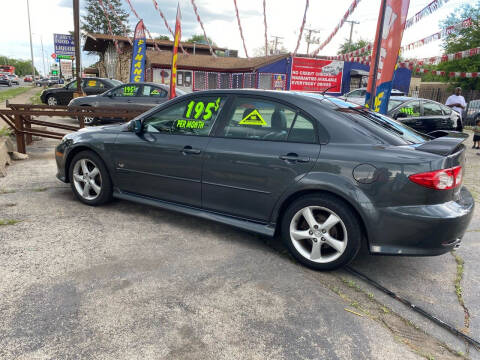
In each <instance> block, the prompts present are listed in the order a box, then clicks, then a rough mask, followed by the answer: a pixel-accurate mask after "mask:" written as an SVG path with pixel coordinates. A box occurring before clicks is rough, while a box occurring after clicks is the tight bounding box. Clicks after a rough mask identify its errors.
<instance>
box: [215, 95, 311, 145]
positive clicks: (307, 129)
mask: <svg viewBox="0 0 480 360" xmlns="http://www.w3.org/2000/svg"><path fill="white" fill-rule="evenodd" d="M220 136H223V137H231V138H237V139H249V140H270V141H292V142H306V143H314V142H316V136H315V127H314V124H313V122H312V121H311V120H309V119H307V118H305V117H304V116H302V115H300V114H299V113H298V112H297V111H296V110H294V109H292V108H290V107H288V106H285V105H283V104H281V103H277V102H274V101H269V100H263V99H258V98H257V99H255V98H247V97H238V98H237V99H236V101H235V103H234V105H233V111H232V112H231V113H230V116H229V117H228V119H227V123H226V124H225V127H224V128H223V130H222V131H221V133H220Z"/></svg>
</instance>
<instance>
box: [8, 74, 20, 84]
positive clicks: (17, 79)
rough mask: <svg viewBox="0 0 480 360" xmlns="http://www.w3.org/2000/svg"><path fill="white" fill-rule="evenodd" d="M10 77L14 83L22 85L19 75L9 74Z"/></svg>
mask: <svg viewBox="0 0 480 360" xmlns="http://www.w3.org/2000/svg"><path fill="white" fill-rule="evenodd" d="M8 77H9V78H10V81H11V82H12V84H16V85H20V78H19V77H18V76H17V75H15V74H9V75H8Z"/></svg>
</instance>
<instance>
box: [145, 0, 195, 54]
mask: <svg viewBox="0 0 480 360" xmlns="http://www.w3.org/2000/svg"><path fill="white" fill-rule="evenodd" d="M152 1H153V6H155V9H156V10H157V11H158V13H159V14H160V17H161V18H162V19H163V22H164V23H165V27H166V28H167V30H168V32H169V33H170V35H172V36H173V39H174V40H175V34H174V32H173V30H172V28H171V27H170V25H169V24H168V21H167V18H166V17H165V15H164V14H163V11H162V10H161V9H160V7H159V6H158V3H157V0H152ZM180 49H181V50H182V53H183V54H185V55H188V53H187V51H186V50H185V49H184V48H183V46H182V44H180Z"/></svg>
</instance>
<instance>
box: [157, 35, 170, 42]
mask: <svg viewBox="0 0 480 360" xmlns="http://www.w3.org/2000/svg"><path fill="white" fill-rule="evenodd" d="M155 40H169V41H170V38H169V37H168V36H167V35H158V36H155Z"/></svg>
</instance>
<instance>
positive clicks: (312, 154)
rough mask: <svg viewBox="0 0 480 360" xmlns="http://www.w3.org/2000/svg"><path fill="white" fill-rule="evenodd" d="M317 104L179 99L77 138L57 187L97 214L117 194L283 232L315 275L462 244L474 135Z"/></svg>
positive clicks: (61, 150)
mask: <svg viewBox="0 0 480 360" xmlns="http://www.w3.org/2000/svg"><path fill="white" fill-rule="evenodd" d="M311 96H315V95H311V94H305V95H303V94H294V93H289V92H276V91H272V92H270V91H260V90H210V91H204V92H197V93H193V94H188V95H185V96H181V97H179V98H176V99H172V100H170V101H168V102H166V103H165V104H162V105H159V106H157V107H155V108H153V109H152V110H150V111H147V112H146V113H144V114H142V115H140V116H139V117H137V118H136V119H133V120H132V121H130V122H129V123H128V124H120V125H113V126H100V127H95V128H89V129H85V130H83V131H78V132H75V133H71V134H68V135H66V136H65V137H64V138H63V140H62V142H61V143H60V144H59V145H58V146H57V148H56V150H55V156H56V161H57V167H58V173H57V177H58V178H59V179H60V180H61V181H64V182H69V183H70V184H71V187H72V191H73V193H74V194H75V196H76V197H77V198H78V199H79V200H80V201H81V202H83V203H84V204H86V205H91V206H95V205H101V204H103V203H106V202H108V201H109V200H111V199H112V198H113V197H115V198H118V199H123V200H131V201H135V202H138V203H141V204H144V205H150V206H157V207H161V208H165V209H169V210H174V211H177V212H179V213H181V214H182V215H179V216H180V217H181V218H183V219H184V220H185V221H188V219H189V217H191V216H198V217H201V218H204V219H208V220H214V221H219V222H221V223H225V224H229V225H232V226H236V227H239V228H242V229H245V230H249V231H253V232H257V233H259V234H263V235H267V236H274V235H277V236H278V237H279V238H281V239H282V240H283V241H284V242H285V245H286V246H287V248H288V249H289V250H290V251H291V253H292V255H293V256H295V258H296V259H298V260H299V261H300V262H301V263H303V264H305V265H306V266H309V267H311V268H313V269H318V270H329V269H334V268H336V267H339V266H342V265H344V264H346V263H348V262H349V261H351V260H352V259H353V258H354V257H355V255H356V254H357V252H358V251H359V249H360V246H361V244H362V242H365V245H366V246H367V247H368V248H369V249H370V252H371V253H373V254H384V255H439V254H444V253H446V252H449V251H450V250H452V249H453V248H455V247H456V246H458V245H459V243H460V241H461V239H462V237H463V235H464V233H465V231H466V229H467V227H468V224H469V222H470V220H471V217H472V214H473V209H474V200H473V198H472V195H471V194H470V192H469V191H468V190H467V189H466V188H465V187H464V186H463V184H462V177H463V172H464V171H465V146H464V145H463V144H462V143H463V141H464V140H465V139H466V137H467V135H465V134H461V133H456V132H445V134H439V135H444V136H443V137H439V138H435V137H433V136H425V135H422V134H419V133H417V132H415V131H413V130H412V129H411V128H409V127H408V126H405V125H403V124H401V123H399V122H397V121H395V120H393V119H390V118H388V117H386V116H383V115H379V114H376V113H373V112H370V111H369V110H367V109H364V108H361V107H358V106H354V105H351V104H349V103H346V102H343V101H341V100H339V99H335V98H330V97H324V96H320V95H318V96H316V98H312V97H311ZM132 221H135V219H132ZM191 241H192V242H195V231H194V229H193V230H192V236H191Z"/></svg>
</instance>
